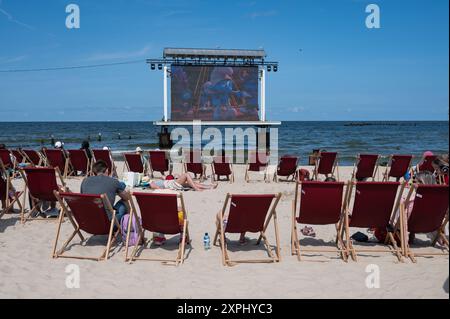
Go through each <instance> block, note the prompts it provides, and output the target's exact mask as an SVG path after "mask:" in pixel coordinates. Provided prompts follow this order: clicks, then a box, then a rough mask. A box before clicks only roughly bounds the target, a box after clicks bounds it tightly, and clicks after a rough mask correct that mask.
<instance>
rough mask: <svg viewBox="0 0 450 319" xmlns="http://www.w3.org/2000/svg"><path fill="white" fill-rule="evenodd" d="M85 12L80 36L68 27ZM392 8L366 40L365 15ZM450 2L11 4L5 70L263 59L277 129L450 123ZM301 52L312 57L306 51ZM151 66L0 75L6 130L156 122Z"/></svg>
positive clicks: (6, 13)
mask: <svg viewBox="0 0 450 319" xmlns="http://www.w3.org/2000/svg"><path fill="white" fill-rule="evenodd" d="M70 3H76V4H78V5H79V7H80V10H81V28H80V29H72V30H69V29H67V28H66V27H65V19H66V16H67V13H66V12H65V7H66V6H67V5H68V4H70ZM370 3H376V4H378V5H379V6H380V9H381V29H367V28H366V27H365V19H366V16H367V13H366V12H365V8H366V6H367V5H368V4H370ZM448 7H449V2H448V0H433V1H428V0H408V1H407V0H379V1H372V0H368V1H364V0H320V1H318V0H283V1H273V0H259V1H252V0H247V1H245V0H237V1H233V0H227V1H215V0H208V1H207V0H204V1H201V0H190V1H181V0H176V1H174V0H114V1H107V0H95V1H93V0H89V1H88V0H77V1H75V0H73V1H63V0H45V1H44V0H41V1H30V0H28V1H26V0H0V70H9V69H22V68H41V67H59V66H70V65H85V64H98V63H114V62H121V61H129V60H140V59H142V61H144V59H145V58H152V57H153V58H154V57H160V56H161V54H162V49H163V48H164V47H205V48H208V47H211V48H215V47H220V48H248V49H258V48H260V47H262V48H264V49H265V50H266V51H267V53H268V56H269V59H271V60H276V61H279V62H280V68H279V71H278V72H277V73H269V77H268V79H267V118H268V119H270V120H447V119H448V106H449V91H448V86H449V42H448V41H449V34H448V30H449V16H448V12H449V8H448ZM300 49H301V51H300ZM162 100H163V98H162V74H161V72H155V71H150V70H149V68H148V67H147V66H146V65H145V64H144V63H142V64H131V65H123V66H113V67H107V68H97V69H83V70H66V71H54V72H36V73H0V121H21V120H22V121H46V120H49V121H69V120H73V121H86V120H99V121H101V120H112V121H117V120H129V121H134V120H144V121H147V120H148V121H150V120H157V119H160V118H161V117H162Z"/></svg>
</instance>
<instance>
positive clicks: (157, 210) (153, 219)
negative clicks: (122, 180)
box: [125, 193, 190, 266]
mask: <svg viewBox="0 0 450 319" xmlns="http://www.w3.org/2000/svg"><path fill="white" fill-rule="evenodd" d="M133 196H134V197H135V199H136V203H137V206H138V207H139V210H140V213H141V218H140V220H141V223H139V222H137V223H135V224H136V225H137V228H138V229H137V230H136V231H138V233H139V237H138V240H137V242H138V243H141V242H142V241H143V239H144V233H145V231H150V232H157V233H163V234H167V235H177V234H180V236H181V239H180V244H179V247H178V254H177V257H176V258H175V259H162V258H146V257H141V256H140V254H139V255H137V252H138V250H140V251H142V250H143V249H144V248H145V247H146V246H147V244H148V241H146V242H144V243H143V244H142V245H135V247H134V248H133V251H132V252H131V254H130V255H128V247H129V238H130V231H131V225H132V224H133V222H132V220H130V222H129V223H128V232H127V239H126V243H125V261H129V262H132V261H134V260H150V261H161V262H163V263H175V265H176V266H178V265H179V264H182V263H183V262H184V259H185V257H184V248H185V245H186V244H189V243H190V239H189V229H188V220H187V211H186V207H185V205H184V200H183V195H182V194H156V193H133ZM131 207H132V210H131V214H132V215H131V216H130V217H131V218H135V220H139V217H138V214H137V210H136V206H135V204H134V202H133V201H131ZM179 207H181V210H182V211H183V216H184V217H183V225H182V226H181V225H180V222H179V217H178V212H179V211H180V209H179ZM183 234H185V236H183Z"/></svg>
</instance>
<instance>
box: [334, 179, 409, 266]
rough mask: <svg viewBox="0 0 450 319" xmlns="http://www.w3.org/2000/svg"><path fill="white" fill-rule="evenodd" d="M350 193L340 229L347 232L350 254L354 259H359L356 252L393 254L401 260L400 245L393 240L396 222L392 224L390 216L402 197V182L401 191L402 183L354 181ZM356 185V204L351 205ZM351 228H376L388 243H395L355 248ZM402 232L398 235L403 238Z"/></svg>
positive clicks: (344, 233) (403, 186)
mask: <svg viewBox="0 0 450 319" xmlns="http://www.w3.org/2000/svg"><path fill="white" fill-rule="evenodd" d="M350 185H351V186H350V190H349V191H348V192H347V196H348V197H347V201H348V202H347V208H346V209H345V215H344V216H343V218H342V219H341V221H340V229H342V230H343V233H342V236H344V235H345V242H346V246H347V249H348V251H349V253H350V254H351V256H352V259H353V260H354V261H357V253H358V252H364V253H380V252H384V253H393V254H395V255H396V256H397V258H398V260H399V261H403V260H402V251H401V248H400V247H398V246H397V241H396V240H395V239H394V235H395V228H394V226H395V225H392V224H391V217H392V215H393V214H395V212H397V210H398V208H399V204H400V199H401V196H402V193H403V190H404V188H405V183H403V184H402V187H400V191H399V186H400V183H399V182H352V183H351V184H350ZM353 188H355V199H354V202H353V207H352V208H350V206H351V205H350V197H351V194H352V189H353ZM350 227H358V228H366V229H367V228H377V229H380V230H385V231H386V233H387V238H386V242H385V243H387V244H390V245H392V247H391V246H388V248H389V249H373V248H372V249H371V248H368V247H364V248H361V249H358V250H356V249H355V246H354V243H353V241H352V239H351V238H350V236H351V235H350ZM400 237H401V235H400V236H399V237H398V238H400Z"/></svg>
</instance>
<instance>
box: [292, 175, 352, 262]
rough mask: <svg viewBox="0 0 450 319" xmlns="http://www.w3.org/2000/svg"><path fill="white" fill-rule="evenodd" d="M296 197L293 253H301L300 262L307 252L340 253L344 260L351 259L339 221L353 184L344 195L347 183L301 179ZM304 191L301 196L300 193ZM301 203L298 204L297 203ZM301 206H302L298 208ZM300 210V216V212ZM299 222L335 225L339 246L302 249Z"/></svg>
mask: <svg viewBox="0 0 450 319" xmlns="http://www.w3.org/2000/svg"><path fill="white" fill-rule="evenodd" d="M295 187H296V188H295V198H294V200H293V202H292V206H293V207H292V231H291V253H292V255H297V259H298V260H299V261H300V260H301V256H302V254H303V253H305V252H308V253H323V252H338V253H339V254H340V255H341V257H342V259H343V260H344V261H347V259H348V251H347V247H346V245H345V243H344V242H343V240H342V233H341V228H340V227H339V226H340V225H339V221H340V220H341V217H342V216H343V214H344V210H345V208H346V198H347V192H348V191H349V187H347V190H346V193H345V195H344V183H343V182H318V181H304V182H301V183H299V182H297V183H296V186H295ZM298 194H300V197H299V195H298ZM297 203H298V205H297ZM297 206H298V208H297ZM297 211H298V217H296V213H297ZM297 223H299V224H307V225H332V224H334V225H335V226H336V232H337V235H336V248H335V249H332V248H329V249H328V248H326V249H319V248H311V249H305V248H300V241H299V238H298V231H297Z"/></svg>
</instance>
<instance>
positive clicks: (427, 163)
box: [417, 155, 437, 173]
mask: <svg viewBox="0 0 450 319" xmlns="http://www.w3.org/2000/svg"><path fill="white" fill-rule="evenodd" d="M436 158H437V156H436V155H428V156H425V158H424V159H423V161H422V163H421V164H420V165H418V166H417V172H425V171H427V172H430V173H434V167H433V165H432V164H433V161H434V160H435V159H436Z"/></svg>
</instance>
